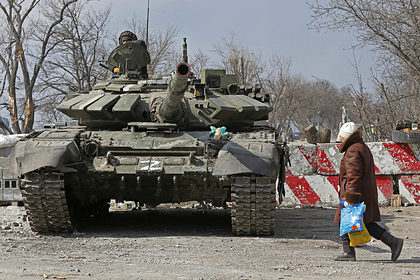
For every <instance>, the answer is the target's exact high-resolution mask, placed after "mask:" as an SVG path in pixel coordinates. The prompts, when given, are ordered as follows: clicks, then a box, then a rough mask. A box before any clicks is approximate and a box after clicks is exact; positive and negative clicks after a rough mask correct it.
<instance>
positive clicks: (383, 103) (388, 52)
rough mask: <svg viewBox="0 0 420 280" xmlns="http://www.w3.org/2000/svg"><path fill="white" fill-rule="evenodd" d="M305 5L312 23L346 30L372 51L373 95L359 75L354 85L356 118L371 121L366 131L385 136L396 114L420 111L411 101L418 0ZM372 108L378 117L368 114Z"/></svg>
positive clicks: (417, 63)
mask: <svg viewBox="0 0 420 280" xmlns="http://www.w3.org/2000/svg"><path fill="white" fill-rule="evenodd" d="M309 6H310V7H311V9H312V10H313V16H312V17H313V21H312V22H311V27H312V28H315V29H316V30H333V31H350V32H352V33H353V34H354V36H355V37H356V39H357V40H358V42H359V46H366V45H368V46H370V47H372V51H374V52H375V54H376V57H377V64H378V69H377V70H376V71H372V78H373V81H374V82H375V84H376V87H375V89H376V95H371V96H370V97H369V98H368V99H369V102H367V97H368V96H367V95H366V94H365V93H363V90H362V89H363V88H362V87H361V86H360V79H359V77H357V81H358V86H357V87H356V88H353V97H354V101H355V102H356V103H355V104H356V108H358V110H359V116H360V118H361V119H362V120H364V122H365V126H369V127H370V126H371V125H373V126H374V127H375V131H371V130H369V131H370V132H369V131H367V135H370V134H376V135H375V137H376V136H377V135H380V136H379V137H380V138H381V139H386V138H389V136H390V131H391V130H392V126H393V125H395V122H396V121H397V120H399V119H404V118H407V117H408V118H414V119H418V118H419V112H420V111H419V109H418V106H413V104H418V101H419V100H418V97H417V95H418V92H419V89H420V48H419V47H420V21H419V14H420V2H419V1H412V0H373V1H372V0H352V1H349V0H330V1H329V2H328V3H327V4H319V2H318V1H316V3H315V4H309ZM363 111H364V112H363ZM372 112H375V113H376V114H377V115H379V116H380V118H378V117H377V116H370V114H371V113H372ZM372 132H373V133H372ZM370 136H371V137H370V138H375V137H373V135H370ZM376 138H378V137H376Z"/></svg>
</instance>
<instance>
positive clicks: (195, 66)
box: [189, 48, 210, 78]
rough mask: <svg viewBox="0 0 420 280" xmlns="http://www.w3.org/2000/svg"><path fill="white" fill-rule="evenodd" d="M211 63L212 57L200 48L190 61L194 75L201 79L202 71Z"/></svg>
mask: <svg viewBox="0 0 420 280" xmlns="http://www.w3.org/2000/svg"><path fill="white" fill-rule="evenodd" d="M209 62H210V56H209V55H207V54H206V53H204V52H202V51H201V49H200V48H198V50H197V51H194V52H193V55H192V57H191V59H190V61H189V64H190V65H191V68H192V71H193V73H194V74H195V75H196V76H197V78H200V76H201V70H202V69H205V68H206V67H207V66H208V64H209Z"/></svg>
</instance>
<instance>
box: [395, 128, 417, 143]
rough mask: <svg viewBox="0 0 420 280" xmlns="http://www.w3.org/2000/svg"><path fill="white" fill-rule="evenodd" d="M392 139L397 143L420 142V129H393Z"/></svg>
mask: <svg viewBox="0 0 420 280" xmlns="http://www.w3.org/2000/svg"><path fill="white" fill-rule="evenodd" d="M392 141H394V142H395V143H420V131H419V132H417V131H416V132H414V131H408V132H404V131H403V130H394V131H392Z"/></svg>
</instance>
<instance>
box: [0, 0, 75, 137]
mask: <svg viewBox="0 0 420 280" xmlns="http://www.w3.org/2000/svg"><path fill="white" fill-rule="evenodd" d="M76 1H77V0H61V1H58V0H57V1H54V0H48V1H43V2H42V5H41V4H40V2H41V1H40V0H32V1H25V0H22V1H15V0H8V1H7V3H6V4H3V3H0V10H1V15H0V17H1V19H2V22H3V23H4V25H3V27H4V29H3V30H2V32H1V35H0V50H1V52H0V61H1V63H2V65H3V67H4V69H5V72H6V74H5V76H6V81H5V82H7V91H8V95H9V106H8V107H7V109H8V110H9V112H10V118H11V122H12V128H13V131H14V132H16V133H21V132H24V133H28V132H29V131H31V130H32V127H33V125H34V120H35V118H34V115H35V104H34V98H33V93H34V87H35V85H36V82H37V79H38V75H39V73H40V70H41V67H42V65H43V63H44V61H45V59H46V57H47V56H48V54H49V53H50V52H51V51H52V50H53V49H54V48H55V47H56V45H57V42H56V41H54V40H53V35H54V33H55V32H56V27H57V25H58V24H60V22H62V20H63V17H64V12H65V11H66V10H67V8H68V7H69V6H70V5H71V4H72V3H74V2H76ZM36 8H38V9H39V12H40V13H41V14H42V15H43V17H42V18H37V19H35V18H34V19H32V20H30V18H29V16H30V15H31V13H32V12H33V11H34V10H35V9H36ZM28 21H30V22H28ZM34 26H42V27H43V29H42V30H43V33H41V34H37V33H36V32H34V29H32V28H31V27H34ZM30 67H32V70H30ZM19 68H20V70H21V71H20V77H21V79H22V92H23V95H24V102H23V108H22V110H21V111H20V112H19V110H18V108H19V107H18V97H19V95H18V94H19V90H18V87H17V85H18V70H19ZM20 119H22V127H21V126H20V124H19V120H20Z"/></svg>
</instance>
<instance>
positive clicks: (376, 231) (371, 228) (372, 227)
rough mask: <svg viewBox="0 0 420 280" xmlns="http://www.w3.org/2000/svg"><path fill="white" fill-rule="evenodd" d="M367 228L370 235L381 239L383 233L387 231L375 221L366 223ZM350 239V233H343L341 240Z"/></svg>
mask: <svg viewBox="0 0 420 280" xmlns="http://www.w3.org/2000/svg"><path fill="white" fill-rule="evenodd" d="M365 226H366V229H367V230H368V232H369V234H370V236H373V237H375V238H376V239H381V236H382V234H384V232H385V231H386V230H385V229H384V228H383V227H381V226H380V225H378V224H377V223H375V222H373V223H369V224H365ZM346 240H347V241H348V240H350V238H349V235H348V234H347V233H346V234H343V235H342V236H341V241H346Z"/></svg>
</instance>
